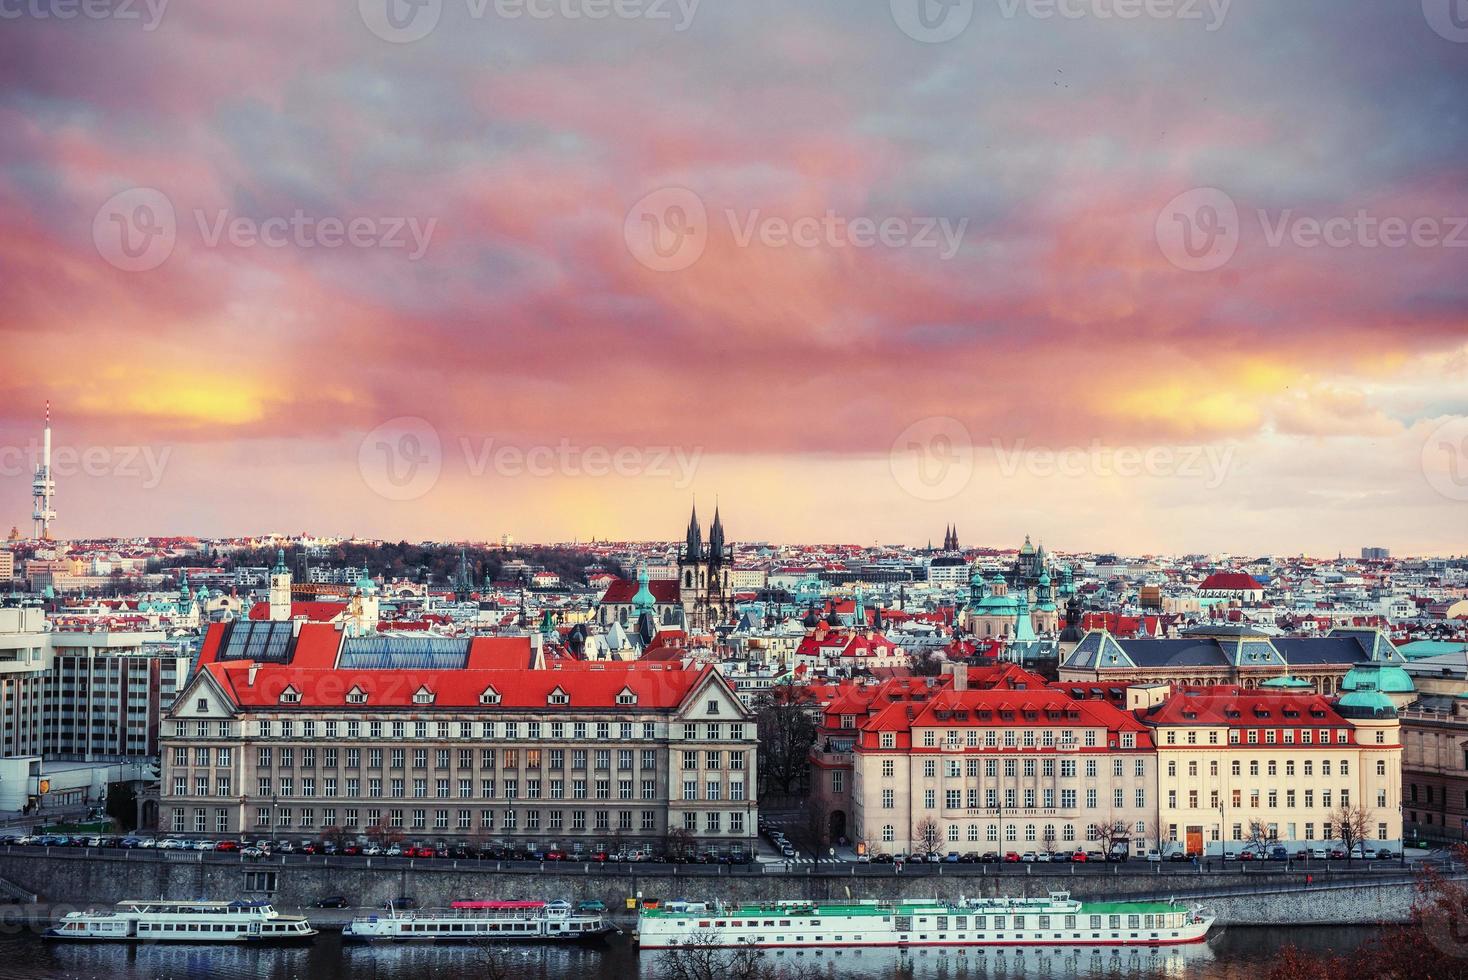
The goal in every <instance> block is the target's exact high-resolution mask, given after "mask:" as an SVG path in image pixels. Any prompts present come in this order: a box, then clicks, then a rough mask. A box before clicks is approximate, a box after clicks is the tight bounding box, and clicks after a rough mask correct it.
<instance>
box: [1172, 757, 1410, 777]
mask: <svg viewBox="0 0 1468 980" xmlns="http://www.w3.org/2000/svg"><path fill="white" fill-rule="evenodd" d="M1330 762H1331V760H1329V759H1321V760H1320V775H1322V776H1329V775H1330V774H1331V764H1330ZM1229 768H1230V771H1231V772H1232V774H1233V775H1235V776H1239V775H1242V774H1243V762H1242V760H1239V759H1234V760H1233V761H1232V762H1231V763H1230V767H1229ZM1264 770H1265V773H1266V774H1267V775H1270V776H1277V775H1279V762H1278V761H1277V760H1275V759H1269V760H1267V761H1266V762H1265V764H1264ZM1337 771H1338V772H1339V773H1340V774H1341V775H1342V776H1349V775H1350V774H1351V760H1350V759H1342V760H1340V766H1339V767H1338V769H1337ZM1198 772H1199V767H1198V762H1197V760H1196V759H1195V760H1191V761H1189V762H1188V775H1189V776H1196V775H1198ZM1300 773H1301V775H1304V776H1314V775H1315V760H1314V759H1306V760H1304V761H1303V762H1301V763H1300ZM1177 774H1178V764H1177V760H1176V759H1169V760H1168V763H1167V775H1168V776H1169V777H1176V776H1177ZM1284 774H1285V775H1286V776H1294V775H1295V760H1294V759H1286V760H1285V763H1284ZM1376 774H1377V775H1378V776H1385V775H1386V760H1385V759H1377V760H1376ZM1208 775H1210V776H1217V775H1218V760H1217V759H1211V760H1209V762H1208ZM1249 775H1251V776H1257V775H1259V760H1258V759H1250V760H1249Z"/></svg>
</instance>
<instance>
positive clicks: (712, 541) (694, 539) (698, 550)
mask: <svg viewBox="0 0 1468 980" xmlns="http://www.w3.org/2000/svg"><path fill="white" fill-rule="evenodd" d="M684 551H685V553H686V560H688V561H701V560H703V559H704V558H707V559H708V560H709V561H710V562H712V563H714V564H718V563H719V562H721V561H723V559H724V522H723V521H722V520H720V519H719V508H718V505H717V504H716V505H714V523H713V526H712V527H710V528H709V543H708V549H707V550H706V551H705V549H704V546H703V532H702V531H701V530H700V529H699V525H698V505H697V504H694V505H693V515H692V516H691V517H689V518H688V538H687V540H686V541H685V542H684Z"/></svg>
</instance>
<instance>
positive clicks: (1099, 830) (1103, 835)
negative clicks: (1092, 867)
mask: <svg viewBox="0 0 1468 980" xmlns="http://www.w3.org/2000/svg"><path fill="white" fill-rule="evenodd" d="M1091 833H1092V835H1093V836H1094V837H1095V839H1096V840H1098V841H1100V842H1101V848H1102V850H1103V851H1104V852H1105V853H1106V857H1107V860H1110V859H1111V852H1112V849H1113V848H1115V847H1116V845H1118V844H1121V843H1125V842H1130V841H1131V834H1130V833H1129V832H1128V831H1127V826H1126V824H1124V823H1122V822H1121V821H1120V820H1113V821H1111V822H1110V823H1093V824H1091Z"/></svg>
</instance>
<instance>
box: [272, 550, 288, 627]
mask: <svg viewBox="0 0 1468 980" xmlns="http://www.w3.org/2000/svg"><path fill="white" fill-rule="evenodd" d="M270 618H271V619H272V620H273V621H275V622H277V623H283V622H286V621H287V620H289V619H290V618H291V570H290V569H289V568H287V567H286V565H285V549H284V548H281V549H280V550H279V551H277V552H276V553H275V567H274V568H272V569H271V570H270Z"/></svg>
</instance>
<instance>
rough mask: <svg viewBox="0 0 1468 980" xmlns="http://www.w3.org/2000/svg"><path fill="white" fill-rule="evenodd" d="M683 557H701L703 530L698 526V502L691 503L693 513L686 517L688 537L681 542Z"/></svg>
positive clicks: (694, 559) (695, 559) (691, 559)
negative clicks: (683, 551)
mask: <svg viewBox="0 0 1468 980" xmlns="http://www.w3.org/2000/svg"><path fill="white" fill-rule="evenodd" d="M683 547H684V550H685V554H684V557H685V558H686V559H687V560H688V561H698V560H699V559H701V558H702V557H703V532H702V531H700V530H699V527H698V504H697V503H695V504H694V505H693V514H692V516H690V517H689V518H688V538H687V540H686V541H684V543H683Z"/></svg>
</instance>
